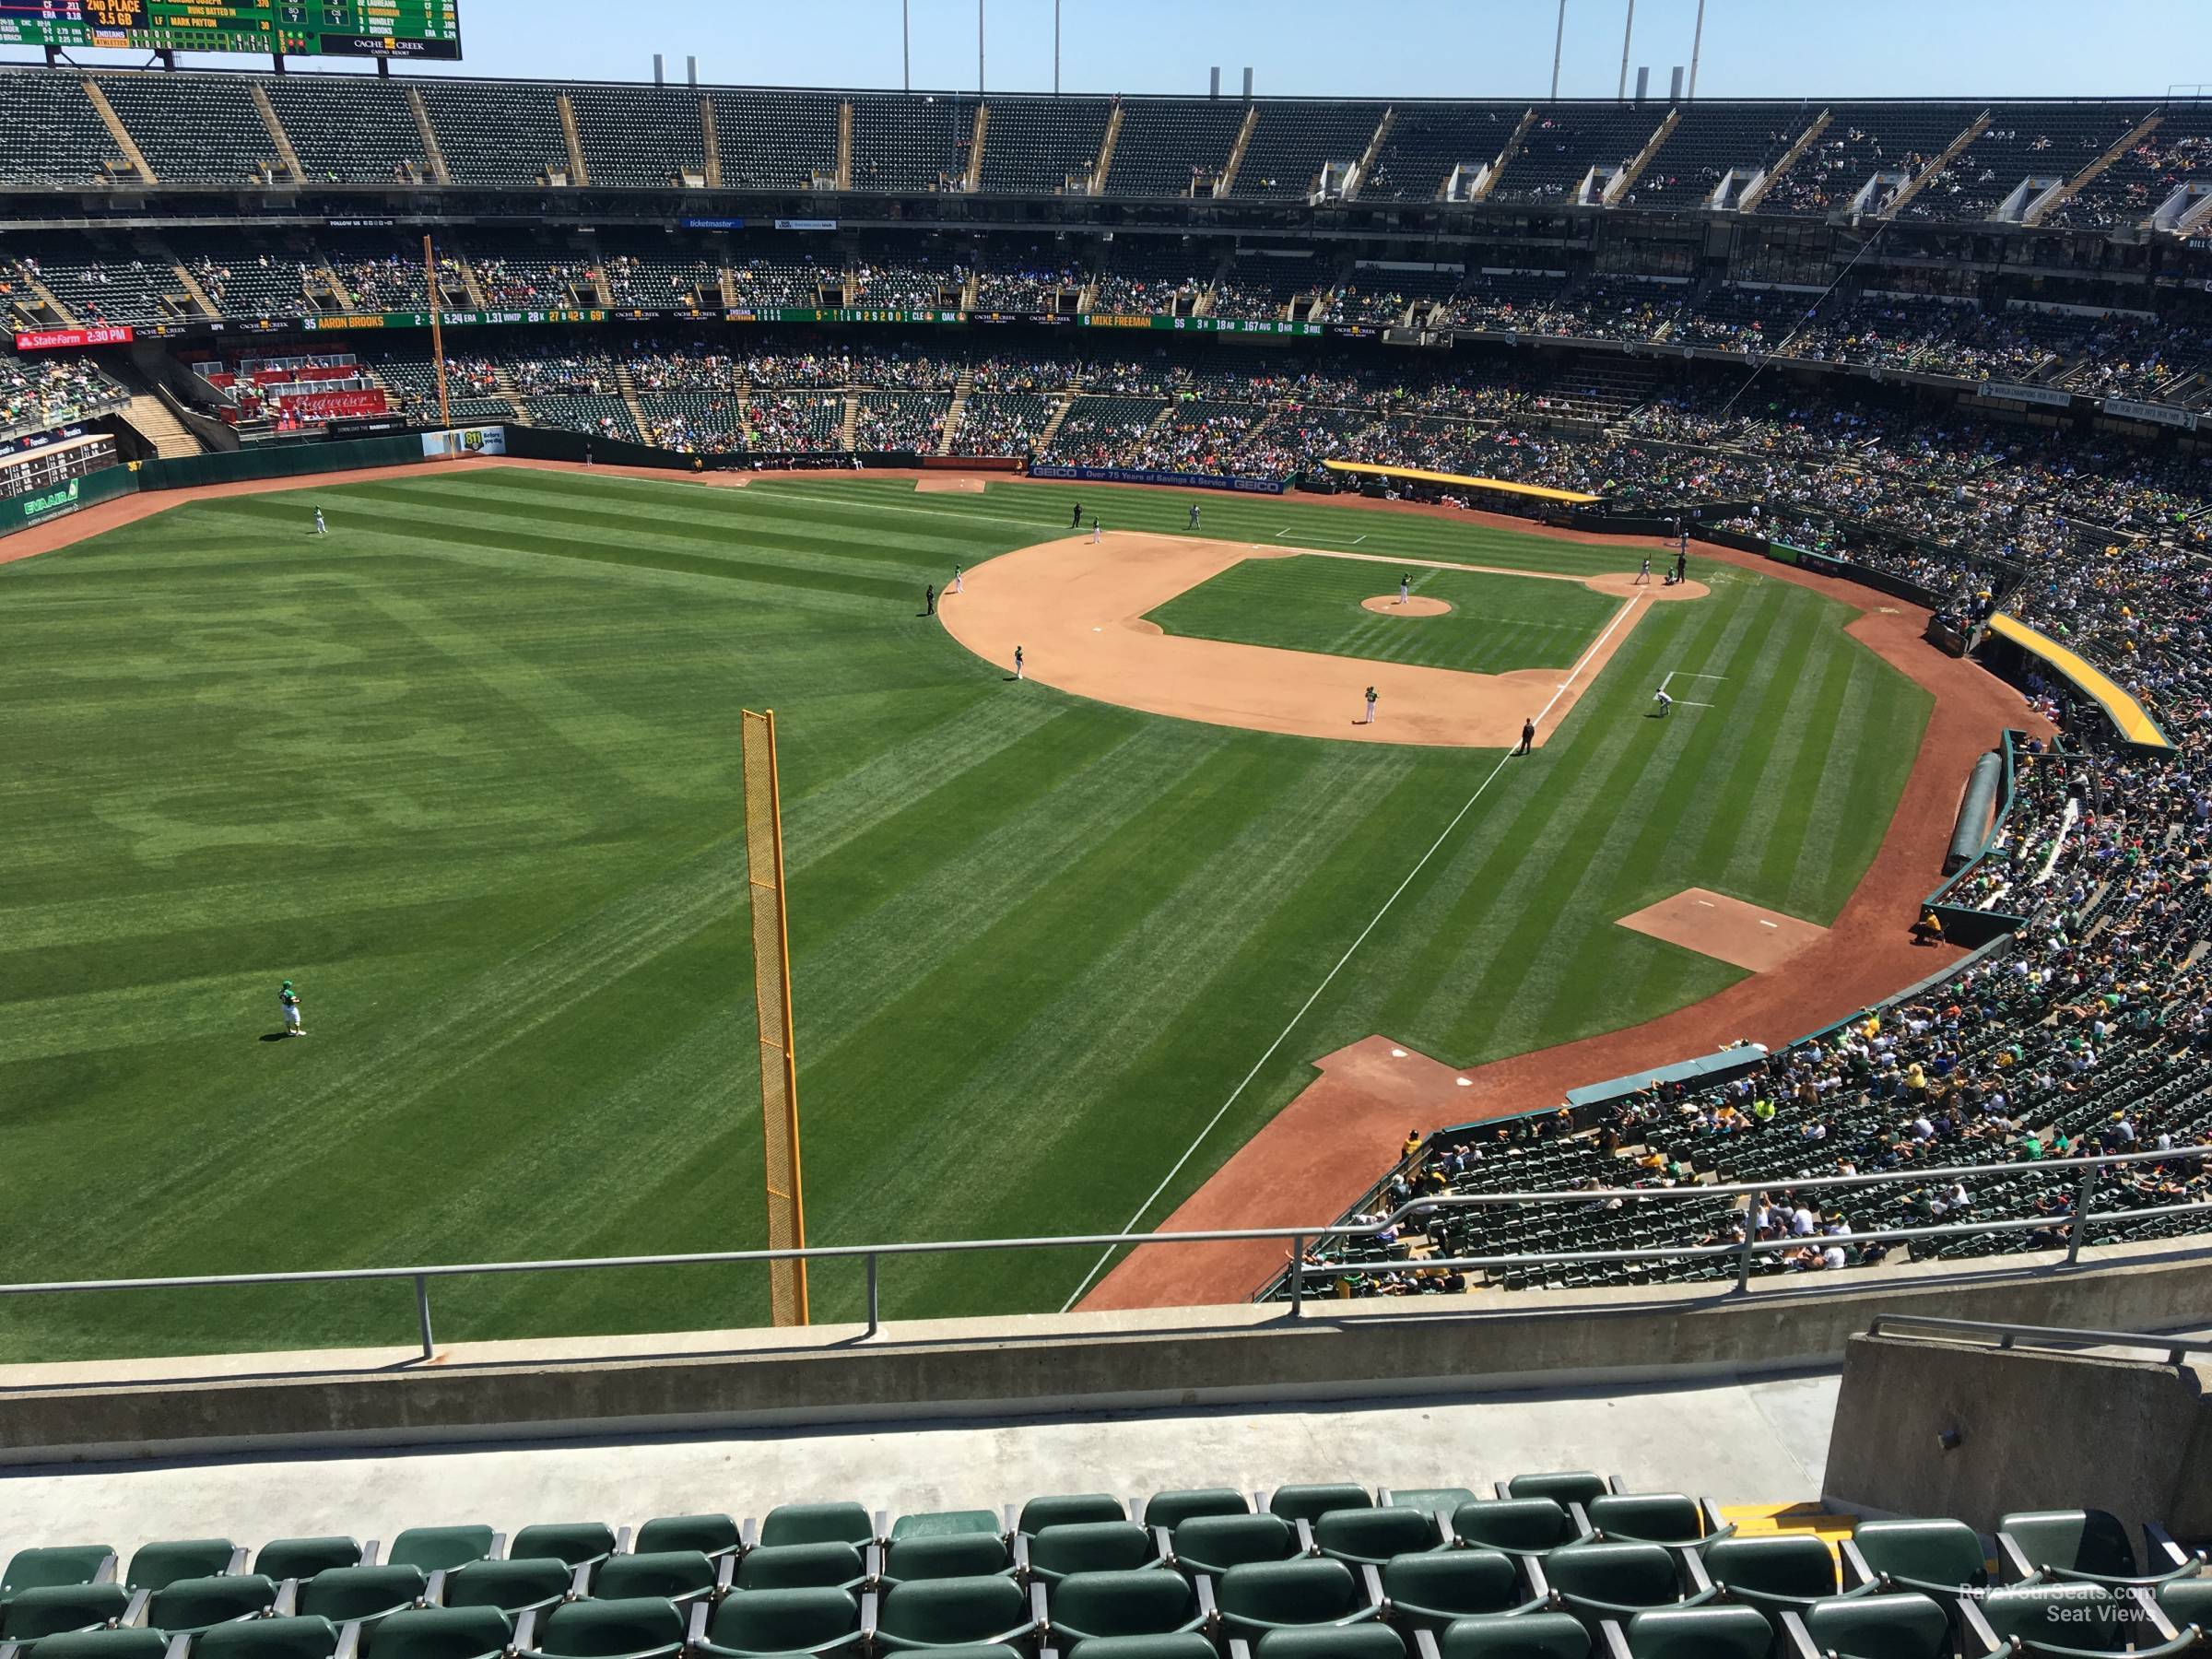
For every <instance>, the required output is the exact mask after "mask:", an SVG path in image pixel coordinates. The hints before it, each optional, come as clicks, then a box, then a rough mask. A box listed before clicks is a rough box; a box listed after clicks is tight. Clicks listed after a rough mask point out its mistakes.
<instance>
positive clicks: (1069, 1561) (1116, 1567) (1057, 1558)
mask: <svg viewBox="0 0 2212 1659" xmlns="http://www.w3.org/2000/svg"><path fill="white" fill-rule="evenodd" d="M1153 1536H1154V1535H1153V1534H1151V1533H1148V1532H1147V1531H1146V1530H1145V1529H1144V1528H1143V1527H1141V1526H1139V1525H1137V1524H1136V1523H1135V1522H1134V1521H1077V1522H1073V1523H1070V1524H1065V1525H1062V1526H1048V1527H1046V1528H1045V1529H1044V1530H1043V1531H1042V1532H1041V1533H1039V1534H1038V1535H1036V1536H1035V1537H1033V1538H1030V1540H1029V1555H1030V1576H1031V1577H1032V1578H1035V1579H1037V1580H1038V1581H1039V1582H1041V1583H1045V1584H1048V1585H1049V1584H1056V1583H1059V1582H1060V1581H1061V1580H1062V1579H1064V1578H1065V1577H1066V1576H1067V1575H1068V1574H1069V1573H1071V1572H1129V1571H1135V1570H1137V1569H1139V1568H1144V1567H1157V1566H1159V1553H1158V1552H1157V1551H1156V1550H1155V1549H1154V1548H1153V1546H1152V1539H1153Z"/></svg>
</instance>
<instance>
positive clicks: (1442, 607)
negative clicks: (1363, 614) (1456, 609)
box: [1359, 594, 1452, 617]
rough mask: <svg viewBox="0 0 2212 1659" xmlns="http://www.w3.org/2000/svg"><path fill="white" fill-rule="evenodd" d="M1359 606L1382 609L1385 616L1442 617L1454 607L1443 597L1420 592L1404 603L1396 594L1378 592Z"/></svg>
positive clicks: (1364, 608) (1363, 608)
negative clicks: (1427, 597)
mask: <svg viewBox="0 0 2212 1659" xmlns="http://www.w3.org/2000/svg"><path fill="white" fill-rule="evenodd" d="M1359 608H1360V609H1361V610H1371V611H1380V612H1381V613H1382V615H1383V616H1385V617H1441V616H1442V615H1443V614H1444V613H1445V612H1446V611H1448V610H1450V609H1451V608H1452V607H1451V606H1448V605H1446V604H1445V603H1444V602H1443V601H1442V600H1441V599H1424V598H1422V597H1421V595H1420V594H1414V595H1413V596H1412V597H1411V598H1409V599H1407V600H1406V603H1405V604H1403V605H1400V604H1399V603H1398V596H1397V595H1396V594H1376V595H1375V596H1374V597H1373V598H1372V599H1362V600H1360V601H1359Z"/></svg>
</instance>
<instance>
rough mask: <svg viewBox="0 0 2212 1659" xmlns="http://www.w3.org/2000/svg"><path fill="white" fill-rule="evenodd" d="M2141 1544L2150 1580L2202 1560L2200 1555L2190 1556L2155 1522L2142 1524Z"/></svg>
mask: <svg viewBox="0 0 2212 1659" xmlns="http://www.w3.org/2000/svg"><path fill="white" fill-rule="evenodd" d="M2143 1543H2144V1546H2145V1549H2144V1553H2145V1554H2147V1555H2148V1556H2149V1557H2150V1560H2149V1562H2148V1563H2147V1576H2149V1577H2151V1578H2159V1577H2161V1576H2163V1575H2164V1574H2166V1573H2169V1572H2179V1571H2182V1570H2183V1568H2185V1567H2187V1566H2188V1565H2189V1563H2190V1562H2191V1560H2193V1559H2194V1560H2200V1561H2201V1560H2202V1559H2204V1557H2203V1556H2202V1555H2201V1554H2200V1555H2197V1556H2194V1557H2193V1556H2191V1555H2190V1553H2189V1552H2188V1551H2187V1550H2185V1549H2183V1547H2181V1546H2180V1545H2179V1544H2176V1543H2175V1542H2174V1541H2173V1535H2172V1534H2171V1533H2170V1532H2168V1531H2167V1530H2166V1529H2165V1528H2164V1527H2162V1526H2160V1525H2159V1524H2158V1523H2157V1522H2156V1521H2146V1522H2144V1523H2143Z"/></svg>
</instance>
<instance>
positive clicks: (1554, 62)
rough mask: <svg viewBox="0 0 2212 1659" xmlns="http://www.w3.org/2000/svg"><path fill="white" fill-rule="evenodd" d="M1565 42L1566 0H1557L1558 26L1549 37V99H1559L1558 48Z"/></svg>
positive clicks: (1554, 100) (1555, 100)
mask: <svg viewBox="0 0 2212 1659" xmlns="http://www.w3.org/2000/svg"><path fill="white" fill-rule="evenodd" d="M1566 44H1567V0H1559V28H1558V29H1555V30H1554V31H1553V32H1552V37H1551V101H1552V102H1554V103H1557V102H1559V49H1560V48H1561V47H1562V46H1564V45H1566Z"/></svg>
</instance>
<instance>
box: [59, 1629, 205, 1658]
mask: <svg viewBox="0 0 2212 1659" xmlns="http://www.w3.org/2000/svg"><path fill="white" fill-rule="evenodd" d="M23 1652H24V1653H26V1654H29V1655H36V1659H162V1656H163V1655H164V1654H166V1653H168V1652H169V1632H168V1631H167V1630H154V1629H151V1628H150V1627H148V1626H146V1625H126V1626H124V1628H123V1629H121V1630H71V1631H69V1632H68V1633H66V1634H65V1635H61V1636H48V1637H45V1638H43V1639H42V1640H41V1641H39V1642H38V1643H37V1644H36V1645H34V1646H32V1647H29V1648H26V1649H24V1650H23Z"/></svg>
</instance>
